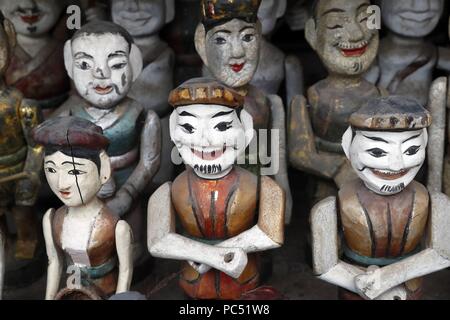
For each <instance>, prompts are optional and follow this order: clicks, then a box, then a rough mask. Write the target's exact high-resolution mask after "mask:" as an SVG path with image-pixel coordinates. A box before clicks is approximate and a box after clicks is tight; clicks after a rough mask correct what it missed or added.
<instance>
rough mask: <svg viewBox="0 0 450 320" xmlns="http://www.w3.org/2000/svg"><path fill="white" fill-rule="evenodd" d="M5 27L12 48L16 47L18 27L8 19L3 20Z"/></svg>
mask: <svg viewBox="0 0 450 320" xmlns="http://www.w3.org/2000/svg"><path fill="white" fill-rule="evenodd" d="M3 28H4V29H5V33H6V35H7V36H8V44H9V47H10V48H11V49H14V48H15V47H16V45H17V38H16V37H17V35H16V29H15V28H14V25H13V24H12V22H11V21H9V20H8V19H6V18H5V19H4V21H3Z"/></svg>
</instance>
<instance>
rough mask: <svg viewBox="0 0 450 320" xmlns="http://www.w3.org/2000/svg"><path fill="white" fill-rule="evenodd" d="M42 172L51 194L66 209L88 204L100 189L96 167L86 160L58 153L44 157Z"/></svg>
mask: <svg viewBox="0 0 450 320" xmlns="http://www.w3.org/2000/svg"><path fill="white" fill-rule="evenodd" d="M44 170H45V176H46V178H47V181H48V184H49V186H50V188H51V189H52V191H53V193H54V194H55V195H56V196H57V197H58V198H59V199H60V200H61V201H62V202H63V203H64V204H65V205H66V206H68V207H79V206H81V205H83V204H86V203H89V202H90V201H91V200H92V199H93V198H94V197H95V196H96V195H97V193H98V192H99V191H100V189H101V187H102V179H101V178H100V174H99V170H98V168H97V165H96V164H95V163H94V162H92V161H91V160H88V159H82V158H72V157H69V156H67V155H65V154H63V153H62V152H59V151H58V152H56V153H54V154H52V155H49V156H46V157H45V160H44Z"/></svg>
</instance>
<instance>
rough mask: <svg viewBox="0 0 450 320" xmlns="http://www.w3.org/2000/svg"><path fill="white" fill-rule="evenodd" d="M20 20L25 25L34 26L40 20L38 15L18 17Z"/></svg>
mask: <svg viewBox="0 0 450 320" xmlns="http://www.w3.org/2000/svg"><path fill="white" fill-rule="evenodd" d="M20 19H22V21H23V22H25V23H27V24H35V23H37V22H38V21H39V20H41V16H40V15H38V14H33V15H27V16H20Z"/></svg>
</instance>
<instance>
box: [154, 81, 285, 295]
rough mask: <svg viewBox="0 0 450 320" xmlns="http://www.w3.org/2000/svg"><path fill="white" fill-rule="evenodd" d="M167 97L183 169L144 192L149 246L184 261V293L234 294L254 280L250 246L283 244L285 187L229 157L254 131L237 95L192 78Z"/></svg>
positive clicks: (262, 248) (241, 149) (253, 284)
mask: <svg viewBox="0 0 450 320" xmlns="http://www.w3.org/2000/svg"><path fill="white" fill-rule="evenodd" d="M170 104H171V105H173V106H174V108H175V111H174V113H173V114H172V116H171V119H170V133H171V137H172V140H173V142H174V143H175V145H176V146H177V148H178V151H179V153H180V154H181V157H182V159H183V161H184V162H185V164H186V166H187V170H186V171H185V172H183V173H182V174H181V175H180V176H178V178H177V179H176V180H175V181H174V182H173V183H166V184H165V185H163V186H162V187H160V188H159V189H158V190H157V191H156V192H155V193H154V194H153V195H152V197H151V198H150V201H149V204H148V220H147V223H148V249H149V251H150V253H151V254H152V255H153V256H154V257H159V258H165V259H175V260H184V261H187V262H186V263H185V266H184V268H183V270H182V275H181V279H180V286H181V288H182V289H183V290H184V292H185V293H186V294H187V295H188V296H189V297H190V298H193V299H240V298H241V297H242V295H244V294H245V293H247V292H248V291H251V290H254V289H255V288H256V287H257V286H258V282H259V268H258V263H257V260H258V256H257V255H256V254H255V253H256V252H260V251H266V250H270V249H275V248H278V247H280V246H281V245H282V244H283V241H284V230H283V229H284V210H285V208H284V205H285V199H284V191H283V189H282V188H281V187H280V186H279V185H278V184H277V183H276V182H275V181H273V180H272V179H271V178H269V177H265V176H262V177H261V178H258V177H257V176H256V175H254V174H252V173H251V172H249V171H246V170H245V169H242V168H240V167H238V166H235V165H234V164H235V161H236V160H237V158H238V156H240V155H241V154H242V153H243V152H244V151H245V149H246V147H247V146H248V144H249V143H250V141H251V139H252V138H253V121H252V117H251V116H250V114H249V113H248V112H247V111H246V110H245V109H244V108H243V105H244V97H243V96H242V95H240V94H239V93H237V92H236V91H234V90H233V89H229V88H227V87H226V86H224V85H223V84H221V83H219V82H216V81H214V80H208V79H204V78H201V79H193V80H190V81H188V82H186V83H185V84H183V85H181V86H180V87H178V88H177V89H175V90H173V91H172V92H171V94H170ZM256 220H257V221H258V222H257V224H256V225H255V221H256ZM177 222H180V226H181V230H178V231H177V230H176V227H175V226H176V225H178V224H177Z"/></svg>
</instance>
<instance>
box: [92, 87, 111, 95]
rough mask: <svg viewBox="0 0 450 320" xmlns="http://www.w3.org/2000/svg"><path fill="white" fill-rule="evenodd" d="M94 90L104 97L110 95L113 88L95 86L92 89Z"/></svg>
mask: <svg viewBox="0 0 450 320" xmlns="http://www.w3.org/2000/svg"><path fill="white" fill-rule="evenodd" d="M94 90H95V92H97V93H98V94H101V95H105V94H108V93H111V92H112V91H113V87H112V86H107V87H102V86H96V87H95V88H94Z"/></svg>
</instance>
